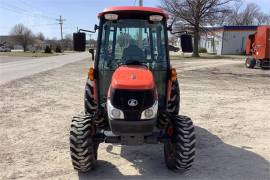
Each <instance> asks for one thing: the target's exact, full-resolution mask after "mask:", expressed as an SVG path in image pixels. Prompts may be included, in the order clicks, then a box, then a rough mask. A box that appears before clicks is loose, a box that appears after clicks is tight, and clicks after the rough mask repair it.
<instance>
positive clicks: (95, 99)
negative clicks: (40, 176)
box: [70, 6, 195, 172]
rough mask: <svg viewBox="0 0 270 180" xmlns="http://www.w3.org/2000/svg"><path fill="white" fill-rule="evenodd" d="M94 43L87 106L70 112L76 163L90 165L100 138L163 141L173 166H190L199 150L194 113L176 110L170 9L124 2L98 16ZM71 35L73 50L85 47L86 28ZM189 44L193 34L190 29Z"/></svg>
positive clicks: (83, 168) (80, 166)
mask: <svg viewBox="0 0 270 180" xmlns="http://www.w3.org/2000/svg"><path fill="white" fill-rule="evenodd" d="M98 17H99V19H100V22H99V25H96V26H95V31H96V30H98V39H97V49H96V53H95V55H94V50H93V49H90V50H89V52H90V53H91V54H92V59H93V60H94V65H93V67H91V68H90V69H89V72H88V78H87V81H86V86H85V96H84V109H85V113H84V114H83V115H80V116H76V117H74V118H73V119H72V123H71V130H70V152H71V159H72V163H73V166H74V168H75V169H76V170H78V171H82V172H85V171H88V170H91V169H92V168H93V167H95V165H96V162H97V154H98V146H99V144H100V143H117V144H121V145H141V144H155V143H163V144H164V159H165V163H166V165H167V167H168V168H169V169H171V170H181V171H182V170H186V169H189V168H190V167H191V165H192V162H193V160H194V156H195V132H194V126H193V123H192V120H191V119H190V118H189V117H187V116H183V115H178V112H179V103H180V90H179V84H178V80H177V74H176V70H175V69H174V68H172V66H171V63H170V57H169V48H168V31H171V29H172V28H171V26H169V27H167V18H168V17H167V15H166V14H165V13H164V12H163V11H162V10H161V9H159V8H150V7H138V6H125V7H111V8H107V9H105V10H104V11H103V12H101V13H100V14H99V15H98ZM82 31H84V32H90V33H91V32H95V31H88V30H79V32H77V33H74V34H73V40H74V50H77V51H85V44H86V40H85V34H84V33H83V32H82ZM185 40H186V41H185V42H186V43H182V45H183V44H186V45H187V47H184V48H182V50H183V51H186V52H188V51H191V50H192V43H191V36H187V35H185Z"/></svg>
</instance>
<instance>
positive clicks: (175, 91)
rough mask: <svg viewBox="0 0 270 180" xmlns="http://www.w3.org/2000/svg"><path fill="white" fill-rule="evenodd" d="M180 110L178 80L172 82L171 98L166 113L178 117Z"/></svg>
mask: <svg viewBox="0 0 270 180" xmlns="http://www.w3.org/2000/svg"><path fill="white" fill-rule="evenodd" d="M179 109H180V88H179V83H178V80H177V79H176V81H175V82H172V90H171V97H170V100H169V101H168V107H167V111H168V112H169V113H171V114H174V115H178V113H179Z"/></svg>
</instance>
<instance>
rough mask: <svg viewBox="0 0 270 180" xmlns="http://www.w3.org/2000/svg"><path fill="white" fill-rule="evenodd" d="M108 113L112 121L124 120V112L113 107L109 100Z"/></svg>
mask: <svg viewBox="0 0 270 180" xmlns="http://www.w3.org/2000/svg"><path fill="white" fill-rule="evenodd" d="M107 112H108V116H109V118H110V119H124V113H123V111H121V110H120V109H117V108H115V107H113V105H112V103H111V101H110V100H109V99H108V100H107Z"/></svg>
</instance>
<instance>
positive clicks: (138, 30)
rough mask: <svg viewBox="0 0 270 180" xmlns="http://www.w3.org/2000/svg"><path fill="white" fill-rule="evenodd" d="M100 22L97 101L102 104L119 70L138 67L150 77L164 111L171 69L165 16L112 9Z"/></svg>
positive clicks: (141, 10)
mask: <svg viewBox="0 0 270 180" xmlns="http://www.w3.org/2000/svg"><path fill="white" fill-rule="evenodd" d="M99 18H100V25H99V36H98V41H99V42H100V44H99V47H98V49H97V55H96V62H95V69H98V72H97V76H98V77H99V80H98V81H99V82H98V86H99V90H100V91H99V101H101V102H103V101H105V99H106V98H105V97H106V96H107V92H108V89H109V86H110V84H111V79H112V75H113V73H114V71H115V70H116V69H117V68H118V67H119V66H123V65H139V66H144V67H147V68H148V69H149V70H150V71H151V72H152V73H153V76H154V80H155V84H156V85H157V91H158V94H159V105H160V106H162V107H165V106H166V104H165V98H166V93H167V91H166V89H167V85H168V84H167V79H168V72H169V69H170V64H169V61H168V48H167V30H166V28H167V27H166V19H167V17H166V15H165V14H164V13H163V12H162V11H161V10H160V9H156V8H146V7H114V8H108V9H105V10H104V11H103V12H102V13H100V14H99ZM101 104H102V103H101Z"/></svg>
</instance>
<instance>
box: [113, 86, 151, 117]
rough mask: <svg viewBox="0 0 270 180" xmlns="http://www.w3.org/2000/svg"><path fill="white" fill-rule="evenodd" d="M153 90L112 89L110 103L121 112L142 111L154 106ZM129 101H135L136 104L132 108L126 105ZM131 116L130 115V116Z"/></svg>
mask: <svg viewBox="0 0 270 180" xmlns="http://www.w3.org/2000/svg"><path fill="white" fill-rule="evenodd" d="M154 97H155V94H154V90H128V89H112V90H111V102H112V105H113V106H114V107H116V108H118V109H121V110H123V111H126V110H127V111H129V113H128V114H133V113H131V112H132V111H140V112H141V111H142V110H144V109H147V108H149V107H151V106H152V105H153V104H154V101H155V100H154V99H155V98H154ZM130 99H135V100H137V101H138V104H137V105H136V106H134V107H132V106H129V105H128V101H129V100H130ZM130 116H131V115H130Z"/></svg>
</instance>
